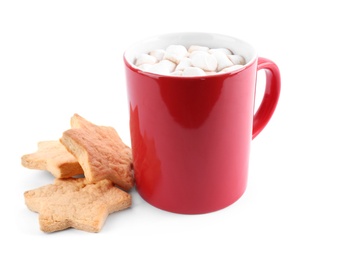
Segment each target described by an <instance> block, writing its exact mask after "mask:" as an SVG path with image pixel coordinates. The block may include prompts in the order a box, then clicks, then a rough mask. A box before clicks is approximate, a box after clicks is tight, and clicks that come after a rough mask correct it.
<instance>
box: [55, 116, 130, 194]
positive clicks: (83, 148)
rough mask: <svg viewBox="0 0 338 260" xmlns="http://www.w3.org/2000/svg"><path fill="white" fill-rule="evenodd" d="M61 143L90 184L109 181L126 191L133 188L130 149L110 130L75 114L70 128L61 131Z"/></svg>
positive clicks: (108, 127) (111, 128) (112, 129)
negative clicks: (78, 164)
mask: <svg viewBox="0 0 338 260" xmlns="http://www.w3.org/2000/svg"><path fill="white" fill-rule="evenodd" d="M60 142H61V143H62V144H63V145H64V146H65V147H66V148H67V150H68V151H69V152H70V153H71V154H73V155H74V156H75V158H76V159H77V161H78V162H79V163H80V165H81V167H82V169H83V171H84V175H85V178H86V179H87V181H88V182H89V183H95V182H98V181H100V180H103V179H108V180H111V181H112V182H113V183H114V184H116V185H117V186H119V187H121V188H122V189H124V190H126V191H128V190H130V189H131V188H132V187H133V186H134V176H133V171H132V153H131V148H130V147H128V146H127V145H126V144H124V143H123V141H122V140H121V138H120V137H119V135H118V133H117V132H116V130H115V129H114V128H113V127H110V126H98V125H95V124H93V123H91V122H90V121H88V120H86V119H84V118H83V117H81V116H79V115H78V114H74V115H73V117H72V118H71V129H68V130H66V131H65V132H63V135H62V137H61V138H60Z"/></svg>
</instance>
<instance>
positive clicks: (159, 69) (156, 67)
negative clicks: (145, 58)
mask: <svg viewBox="0 0 338 260" xmlns="http://www.w3.org/2000/svg"><path fill="white" fill-rule="evenodd" d="M145 71H147V72H151V73H155V74H160V75H169V74H170V70H169V68H168V66H166V65H165V64H163V63H162V64H161V63H156V64H153V65H151V66H150V67H148V68H147V69H146V70H145Z"/></svg>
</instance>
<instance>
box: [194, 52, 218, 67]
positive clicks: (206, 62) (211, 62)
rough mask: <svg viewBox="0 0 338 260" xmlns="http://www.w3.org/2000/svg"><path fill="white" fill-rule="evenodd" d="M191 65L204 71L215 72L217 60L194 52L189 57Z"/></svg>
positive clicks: (207, 54)
mask: <svg viewBox="0 0 338 260" xmlns="http://www.w3.org/2000/svg"><path fill="white" fill-rule="evenodd" d="M191 64H192V65H193V66H195V67H198V68H200V69H202V70H205V71H215V70H216V69H217V60H216V58H215V57H214V56H212V55H211V54H209V53H207V52H204V51H196V52H194V53H193V55H192V56H191Z"/></svg>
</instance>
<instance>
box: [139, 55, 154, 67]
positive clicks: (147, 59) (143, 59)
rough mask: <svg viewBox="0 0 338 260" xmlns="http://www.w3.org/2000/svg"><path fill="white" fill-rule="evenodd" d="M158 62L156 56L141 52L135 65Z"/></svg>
mask: <svg viewBox="0 0 338 260" xmlns="http://www.w3.org/2000/svg"><path fill="white" fill-rule="evenodd" d="M156 62H157V59H156V58H155V57H154V56H151V55H149V54H145V53H141V54H140V55H138V57H137V59H136V62H135V65H136V66H140V65H142V64H155V63H156Z"/></svg>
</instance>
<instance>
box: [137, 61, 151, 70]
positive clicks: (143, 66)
mask: <svg viewBox="0 0 338 260" xmlns="http://www.w3.org/2000/svg"><path fill="white" fill-rule="evenodd" d="M153 65H154V64H148V63H144V64H142V65H140V66H138V68H139V69H141V70H145V71H148V69H150V68H151V67H152V66H153Z"/></svg>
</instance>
